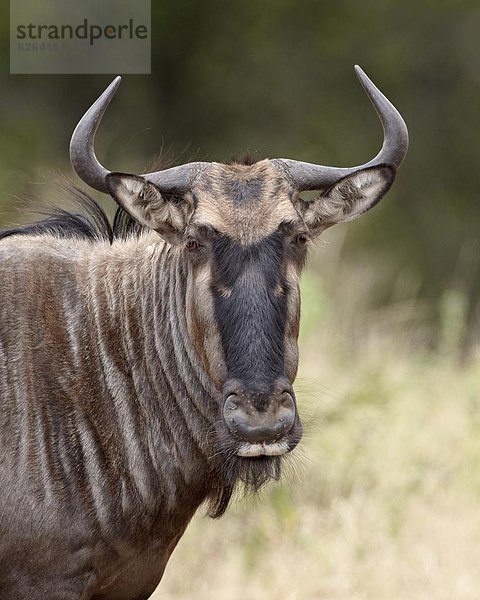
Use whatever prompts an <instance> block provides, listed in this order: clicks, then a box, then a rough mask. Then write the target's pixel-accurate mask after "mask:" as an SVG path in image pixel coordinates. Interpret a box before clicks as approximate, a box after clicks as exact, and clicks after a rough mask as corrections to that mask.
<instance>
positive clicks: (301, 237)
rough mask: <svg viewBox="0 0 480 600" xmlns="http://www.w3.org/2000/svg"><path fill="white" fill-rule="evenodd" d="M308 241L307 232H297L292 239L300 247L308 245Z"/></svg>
mask: <svg viewBox="0 0 480 600" xmlns="http://www.w3.org/2000/svg"><path fill="white" fill-rule="evenodd" d="M307 242H308V236H307V235H306V234H305V233H299V234H297V235H296V236H295V237H294V238H293V240H292V243H293V244H294V245H295V246H298V247H300V248H303V247H304V246H306V245H307Z"/></svg>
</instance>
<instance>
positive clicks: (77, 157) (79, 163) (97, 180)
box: [70, 77, 209, 193]
mask: <svg viewBox="0 0 480 600" xmlns="http://www.w3.org/2000/svg"><path fill="white" fill-rule="evenodd" d="M120 81H121V77H116V78H115V79H114V80H113V81H112V83H111V84H110V85H109V86H108V88H107V89H106V90H105V91H104V92H103V94H102V95H101V96H100V97H99V98H98V99H97V100H96V101H95V102H94V103H93V104H92V106H91V107H90V108H89V109H88V110H87V112H86V113H85V114H84V115H83V117H82V118H81V119H80V121H79V123H78V125H77V126H76V127H75V131H74V132H73V134H72V139H71V140H70V161H71V163H72V166H73V168H74V169H75V171H76V173H77V174H78V176H79V177H80V178H81V179H83V181H84V182H85V183H87V184H88V185H89V186H91V187H93V188H95V189H96V190H99V191H100V192H105V193H108V188H107V185H106V183H105V177H106V176H107V175H108V174H109V173H110V171H108V170H107V169H105V167H103V166H102V165H101V164H100V163H99V162H98V160H97V157H96V156H95V148H94V143H95V133H96V131H97V129H98V125H99V123H100V121H101V119H102V117H103V114H104V112H105V110H106V109H107V107H108V105H109V104H110V101H111V99H112V98H113V96H114V95H115V92H116V91H117V89H118V86H119V85H120ZM208 165H209V163H205V162H194V163H189V164H186V165H181V166H179V167H173V168H171V169H166V170H165V171H156V172H155V173H146V174H144V175H142V177H144V178H145V179H146V180H147V181H150V182H151V183H153V184H155V185H156V186H158V187H159V188H160V189H162V190H172V189H188V188H189V187H190V185H191V183H192V181H193V180H194V179H195V177H196V176H197V175H198V174H199V173H200V172H201V171H202V170H203V169H204V168H205V167H207V166H208Z"/></svg>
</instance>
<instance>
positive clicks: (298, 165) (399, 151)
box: [278, 65, 408, 191]
mask: <svg viewBox="0 0 480 600" xmlns="http://www.w3.org/2000/svg"><path fill="white" fill-rule="evenodd" d="M355 73H356V74H357V77H358V79H359V80H360V83H361V84H362V86H363V89H364V90H365V92H366V93H367V95H368V97H369V98H370V101H371V102H372V104H373V106H374V108H375V110H376V112H377V114H378V116H379V118H380V121H381V123H382V127H383V146H382V149H381V150H380V152H379V153H378V154H377V156H376V157H375V158H373V159H372V160H371V161H370V162H368V163H365V164H364V165H359V166H358V167H349V168H342V167H324V166H322V165H315V164H312V163H306V162H301V161H297V160H290V159H285V158H279V159H278V160H279V161H281V162H282V164H283V165H285V166H286V167H287V170H288V171H289V173H290V175H291V176H292V178H293V179H294V181H295V184H296V185H297V187H298V189H299V190H300V191H303V190H319V189H324V188H327V187H330V186H331V185H333V184H334V183H335V182H336V181H338V180H339V179H342V178H343V177H346V176H347V175H350V174H352V173H354V172H355V171H358V170H360V169H364V168H366V167H373V166H376V165H381V164H386V165H390V166H393V167H395V168H398V167H399V166H400V165H401V163H402V161H403V159H404V158H405V155H406V153H407V150H408V130H407V126H406V124H405V121H404V120H403V118H402V116H401V115H400V113H399V112H398V110H397V109H396V108H395V107H394V106H393V104H392V103H391V102H390V101H389V100H387V98H386V97H385V96H384V95H383V94H382V92H381V91H380V90H379V89H378V88H377V87H376V86H375V85H374V83H373V82H372V81H371V80H370V79H369V78H368V77H367V75H365V73H364V71H362V69H361V68H360V67H359V66H358V65H355Z"/></svg>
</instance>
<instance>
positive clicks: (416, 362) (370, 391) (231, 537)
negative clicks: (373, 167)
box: [0, 0, 480, 600]
mask: <svg viewBox="0 0 480 600" xmlns="http://www.w3.org/2000/svg"><path fill="white" fill-rule="evenodd" d="M1 10H2V13H3V12H4V14H1V15H0V16H1V17H2V18H1V19H0V32H1V33H0V44H1V52H0V60H1V73H0V77H1V90H2V91H1V95H0V102H1V110H0V133H1V136H2V144H1V146H0V165H1V167H0V185H1V187H2V190H3V193H2V196H1V197H0V223H1V224H7V223H11V222H19V221H21V220H24V219H25V218H26V216H25V210H24V209H32V208H35V207H36V206H37V204H38V205H39V204H40V203H41V202H43V201H45V200H48V199H49V195H50V193H53V192H51V191H50V190H51V185H50V183H49V182H51V181H53V180H54V179H55V178H56V177H57V175H58V170H59V169H60V170H62V171H64V172H66V173H70V167H69V164H68V142H69V138H70V135H71V132H72V130H73V128H74V127H75V125H76V123H77V121H78V119H79V117H80V116H81V115H82V114H83V112H84V111H85V109H86V108H87V107H88V106H89V105H90V104H91V102H92V101H93V100H94V99H95V98H96V97H97V96H98V95H99V93H100V92H101V91H102V90H103V89H104V88H105V87H106V85H107V84H108V83H109V82H110V81H111V79H112V77H111V76H108V75H105V76H82V77H78V76H18V75H17V76H10V75H9V74H8V35H9V32H8V14H7V7H3V8H2V9H1ZM152 27H153V29H152V31H153V44H152V51H153V56H152V75H150V76H143V75H142V76H140V75H138V76H125V77H124V80H123V82H122V85H121V88H120V90H119V92H118V94H117V97H116V98H115V100H114V102H113V104H112V106H111V108H110V109H109V111H108V114H107V115H106V117H105V119H104V122H103V123H102V127H101V130H100V133H99V136H98V144H97V148H98V155H99V157H100V159H101V160H102V162H104V163H105V164H106V165H107V166H108V167H110V168H114V169H118V170H132V171H137V172H138V171H143V170H144V169H145V167H148V166H149V165H150V164H151V163H152V160H153V159H154V158H155V157H156V156H157V155H158V154H159V152H160V151H162V152H163V155H164V156H165V157H166V158H168V159H170V158H173V159H177V160H179V161H180V162H181V161H187V160H189V159H192V158H193V159H199V160H219V161H222V160H228V159H229V158H230V157H232V156H234V155H238V154H241V153H243V152H245V151H249V152H252V153H253V154H254V155H255V156H256V157H258V158H264V157H289V158H296V159H303V160H306V161H311V162H319V163H322V164H330V165H338V166H350V165H353V164H358V163H362V162H365V161H367V160H369V159H370V158H371V157H372V156H373V155H374V154H375V153H376V152H377V151H378V149H379V147H380V144H381V140H382V134H381V127H380V124H379V122H378V119H377V117H376V115H375V113H374V111H373V109H372V107H371V105H370V103H369V102H368V100H367V98H366V96H365V94H364V92H363V91H362V89H361V87H360V85H359V83H358V82H357V80H356V77H355V76H354V73H353V69H352V67H353V65H354V64H355V63H358V64H360V65H361V66H362V67H363V68H364V69H365V71H366V72H367V74H368V75H369V76H370V77H371V78H372V79H373V80H374V82H375V83H376V84H377V85H378V86H379V87H380V89H381V90H382V91H383V92H384V93H385V94H386V95H387V96H388V97H389V98H390V99H391V100H392V101H393V103H394V104H395V105H396V106H397V108H398V109H399V110H400V112H401V113H402V115H403V116H404V118H405V120H406V122H407V124H408V127H409V130H410V136H411V146H410V151H409V153H408V155H407V158H406V160H405V163H404V164H403V166H402V168H401V170H400V171H399V174H398V177H397V181H396V183H395V185H394V186H393V188H392V190H391V191H390V192H389V194H388V195H387V197H386V198H385V199H384V200H383V201H382V202H381V204H380V205H379V206H378V207H376V208H375V209H374V210H373V211H372V212H370V213H369V214H368V215H366V216H365V217H362V219H360V220H359V221H355V222H353V223H349V224H346V225H341V226H337V227H335V228H333V229H332V230H329V231H328V232H327V233H326V234H325V236H324V238H323V239H322V240H320V241H319V242H318V244H317V247H316V248H313V249H312V252H311V257H310V262H309V267H308V269H307V272H306V274H305V277H304V281H303V317H302V335H301V370H300V374H299V379H298V381H297V387H296V389H297V393H298V396H299V402H300V408H301V412H302V413H303V415H304V420H305V423H306V435H305V440H304V441H303V442H302V448H301V449H300V450H299V451H298V452H297V453H296V456H294V457H293V459H292V461H291V463H289V466H288V467H287V472H288V474H289V476H288V477H287V478H286V479H285V480H284V481H283V483H281V484H279V485H275V486H270V487H269V489H268V491H266V492H265V494H264V496H263V498H262V500H261V501H260V502H257V503H253V504H252V503H251V502H246V503H245V502H242V503H239V504H238V505H237V506H236V507H234V508H232V509H231V510H230V512H229V513H228V514H227V516H226V517H225V518H224V519H222V520H220V521H218V522H213V521H210V520H207V519H205V518H202V517H201V516H199V517H198V518H196V519H195V522H194V523H193V525H192V526H191V527H190V529H189V530H188V531H187V534H186V535H185V537H184V538H183V539H182V541H181V543H180V547H179V549H178V550H177V551H176V552H175V554H174V557H173V559H172V562H171V563H170V565H169V567H168V568H167V574H166V579H165V581H164V582H163V584H162V585H161V586H160V588H159V592H158V597H159V598H160V597H162V598H170V599H171V600H174V599H175V600H179V599H183V598H185V599H186V598H191V597H196V598H197V600H200V599H203V598H205V599H207V598H213V599H217V598H224V599H227V598H228V599H232V600H235V599H237V598H243V599H247V600H256V599H257V598H258V599H263V598H275V599H281V600H283V599H297V598H298V599H300V600H305V599H312V600H313V599H323V600H329V599H334V600H347V599H348V600H356V599H372V600H379V599H382V600H383V599H385V600H393V599H398V600H403V599H404V598H409V600H411V599H412V598H414V599H418V600H420V599H422V600H423V599H424V600H432V598H435V600H438V599H443V598H445V600H446V599H447V598H448V599H453V600H478V598H480V592H479V590H480V569H479V568H478V564H479V561H480V543H479V540H480V477H479V473H480V435H479V431H480V369H479V365H478V362H479V355H478V348H477V346H478V339H479V333H480V311H479V306H480V301H479V299H480V238H479V229H480V227H479V225H480V193H479V187H480V186H479V168H478V163H479V161H480V140H479V133H480V101H479V96H480V3H479V2H478V0H476V1H473V0H472V1H462V0H456V1H454V0H435V1H433V0H419V1H417V2H414V3H410V2H408V3H407V2H398V1H394V0H367V1H365V2H352V1H350V2H348V1H346V0H337V1H336V2H329V3H327V2H321V1H318V0H304V1H298V0H297V1H295V2H294V1H293V0H275V1H273V0H264V1H263V2H259V1H253V0H243V1H242V2H236V1H230V2H227V1H225V0H222V1H220V0H215V1H205V2H194V1H185V0H177V1H175V2H174V1H173V0H170V1H167V0H164V1H161V2H158V1H154V2H153V6H152ZM72 178H73V179H75V178H74V176H73V175H72ZM35 198H37V199H38V200H32V199H35ZM162 586H163V587H162Z"/></svg>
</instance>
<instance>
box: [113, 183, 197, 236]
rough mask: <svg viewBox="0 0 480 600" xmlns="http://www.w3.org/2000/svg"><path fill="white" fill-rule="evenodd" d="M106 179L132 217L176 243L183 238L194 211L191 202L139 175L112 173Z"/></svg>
mask: <svg viewBox="0 0 480 600" xmlns="http://www.w3.org/2000/svg"><path fill="white" fill-rule="evenodd" d="M105 181H106V183H107V187H108V191H109V192H110V194H111V195H112V197H113V198H114V200H115V201H116V202H117V203H118V204H119V205H120V206H121V207H122V208H123V209H124V210H125V211H126V212H127V213H128V214H129V215H130V216H131V217H133V218H134V219H135V220H136V221H138V222H139V223H140V224H141V225H144V226H146V227H149V228H150V229H154V230H155V231H157V232H158V233H159V234H160V235H161V236H162V237H164V238H165V239H166V240H167V241H168V242H170V243H172V244H173V243H178V242H179V241H180V239H181V237H182V235H183V233H184V231H185V228H186V226H187V223H188V221H189V219H190V217H191V216H192V213H193V206H192V204H191V202H189V201H188V200H186V199H184V198H183V197H179V196H172V195H169V196H168V197H165V195H164V194H162V193H161V192H160V190H159V188H158V187H157V186H156V185H154V184H153V183H150V182H149V181H146V180H145V179H144V178H143V177H139V176H138V175H129V174H126V173H109V174H108V175H107V176H106V178H105Z"/></svg>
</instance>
